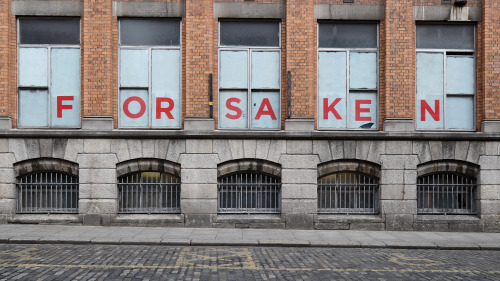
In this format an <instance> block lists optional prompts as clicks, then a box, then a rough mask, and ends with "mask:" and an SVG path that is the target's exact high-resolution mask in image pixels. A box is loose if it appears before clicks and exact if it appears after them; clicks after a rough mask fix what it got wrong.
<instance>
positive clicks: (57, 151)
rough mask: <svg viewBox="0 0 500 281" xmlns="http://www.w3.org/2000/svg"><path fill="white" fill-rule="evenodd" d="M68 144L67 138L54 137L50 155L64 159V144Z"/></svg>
mask: <svg viewBox="0 0 500 281" xmlns="http://www.w3.org/2000/svg"><path fill="white" fill-rule="evenodd" d="M67 145H68V139H54V142H53V144H52V155H51V156H52V157H54V158H59V159H64V154H65V153H66V146H67Z"/></svg>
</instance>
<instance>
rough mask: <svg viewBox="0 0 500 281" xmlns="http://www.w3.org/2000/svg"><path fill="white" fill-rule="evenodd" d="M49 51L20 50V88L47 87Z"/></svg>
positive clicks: (42, 49) (36, 49)
mask: <svg viewBox="0 0 500 281" xmlns="http://www.w3.org/2000/svg"><path fill="white" fill-rule="evenodd" d="M47 56H48V55H47V49H46V48H20V49H19V86H23V87H29V86H36V87H47V86H48V83H47V81H48V79H47V67H48V66H47Z"/></svg>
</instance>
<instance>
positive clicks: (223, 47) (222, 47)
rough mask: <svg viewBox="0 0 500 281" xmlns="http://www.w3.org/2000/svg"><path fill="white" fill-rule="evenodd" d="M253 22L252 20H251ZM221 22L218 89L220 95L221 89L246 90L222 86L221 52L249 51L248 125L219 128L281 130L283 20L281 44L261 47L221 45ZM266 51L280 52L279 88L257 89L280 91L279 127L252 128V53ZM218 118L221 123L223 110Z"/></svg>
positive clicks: (279, 40)
mask: <svg viewBox="0 0 500 281" xmlns="http://www.w3.org/2000/svg"><path fill="white" fill-rule="evenodd" d="M250 22H251V21H250ZM220 23H221V21H219V23H218V28H219V31H218V34H219V39H218V47H219V51H218V56H219V59H218V65H219V66H218V74H219V78H218V86H217V91H218V97H220V93H221V91H222V92H223V91H231V90H237V91H244V90H245V89H243V88H241V89H240V88H221V86H220V81H221V60H220V59H221V52H223V51H246V52H247V53H248V56H247V67H248V69H247V88H246V90H247V113H248V114H247V115H248V116H247V126H246V128H239V127H226V128H220V126H219V129H220V130H262V131H279V130H281V103H282V100H281V99H282V95H281V88H282V80H281V72H282V69H281V59H282V58H281V22H277V23H278V30H279V34H278V38H279V39H278V42H279V46H278V47H261V46H230V45H221V42H220V39H221V36H220V34H221V33H220ZM266 51H271V52H278V53H279V57H280V60H279V70H280V71H279V76H278V77H279V89H257V91H260V92H276V91H277V92H279V101H280V102H279V111H278V112H275V114H276V118H277V119H278V124H279V126H278V128H252V115H253V114H252V108H251V106H252V87H251V86H252V80H251V79H252V53H253V52H266ZM221 106H222V105H221V104H220V98H219V108H220V107H221ZM218 111H219V112H218V118H219V124H220V120H221V110H218Z"/></svg>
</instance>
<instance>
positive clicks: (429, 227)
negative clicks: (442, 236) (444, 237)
mask: <svg viewBox="0 0 500 281" xmlns="http://www.w3.org/2000/svg"><path fill="white" fill-rule="evenodd" d="M413 230H416V231H427V232H430V231H432V232H441V231H449V230H448V223H447V222H444V221H441V222H438V221H436V222H429V221H418V220H416V221H415V222H414V224H413Z"/></svg>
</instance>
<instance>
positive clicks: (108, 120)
mask: <svg viewBox="0 0 500 281" xmlns="http://www.w3.org/2000/svg"><path fill="white" fill-rule="evenodd" d="M82 129H83V130H99V131H110V130H113V117H111V116H109V117H108V116H87V117H83V118H82Z"/></svg>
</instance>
